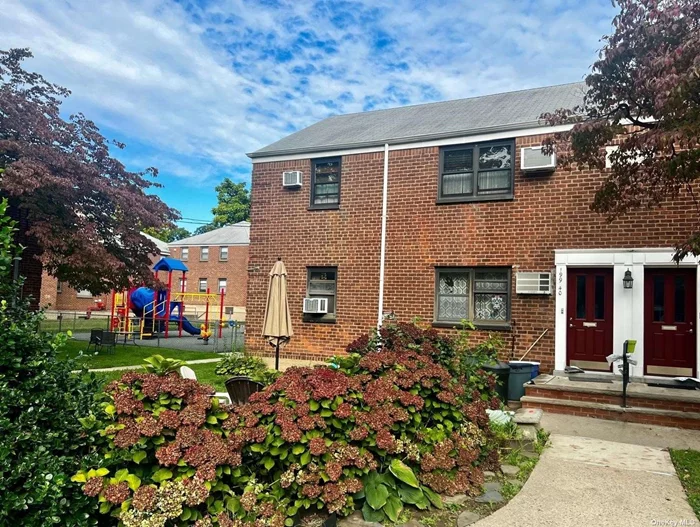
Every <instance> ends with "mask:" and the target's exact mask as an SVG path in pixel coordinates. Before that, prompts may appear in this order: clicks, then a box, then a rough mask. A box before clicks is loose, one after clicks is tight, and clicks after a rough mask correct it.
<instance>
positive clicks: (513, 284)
mask: <svg viewBox="0 0 700 527" xmlns="http://www.w3.org/2000/svg"><path fill="white" fill-rule="evenodd" d="M584 89H585V86H584V85H583V84H582V83H575V84H566V85H560V86H552V87H546V88H537V89H530V90H523V91H517V92H511V93H503V94H497V95H489V96H483V97H476V98H469V99H462V100H454V101H446V102H438V103H431V104H422V105H416V106H407V107H402V108H395V109H388V110H378V111H371V112H364V113H357V114H351V115H338V116H334V117H330V118H328V119H325V120H323V121H321V122H319V123H317V124H314V125H313V126H310V127H308V128H305V129H303V130H301V131H299V132H296V133H294V134H292V135H290V136H288V137H285V138H283V139H281V140H280V141H277V142H276V143H273V144H271V145H269V146H266V147H264V148H262V149H260V150H258V151H256V152H253V153H251V154H249V156H250V157H251V159H252V162H253V172H252V207H251V221H252V228H251V233H250V241H251V245H250V264H249V266H250V274H249V281H248V299H247V306H248V307H247V323H248V331H247V335H248V337H247V346H248V347H249V348H251V349H254V350H257V351H259V352H261V353H264V352H269V347H268V346H266V344H265V342H264V340H263V339H262V338H260V337H258V335H260V333H261V326H262V319H263V314H264V309H265V298H266V293H267V284H268V271H269V269H270V268H271V267H272V265H273V264H274V262H275V260H276V259H277V258H278V257H282V258H283V259H284V262H285V264H286V267H287V271H288V280H289V284H288V294H289V302H290V309H291V312H292V320H293V324H294V338H293V339H292V341H291V342H290V344H288V345H287V347H286V348H285V349H284V353H285V354H286V355H287V356H288V357H290V358H305V359H314V358H316V359H318V358H322V357H327V356H330V355H332V354H336V353H340V352H343V351H344V349H345V346H346V345H347V344H348V343H349V342H351V341H352V340H353V339H354V338H356V337H357V336H358V335H359V334H361V333H362V332H365V331H367V330H368V329H370V328H372V327H374V326H376V325H377V324H378V322H379V321H381V319H382V317H383V316H384V315H385V314H386V313H390V312H391V313H394V314H395V315H396V317H397V318H398V319H400V320H405V321H410V320H412V319H414V318H415V317H419V318H421V319H422V320H424V321H427V322H429V323H432V324H433V325H434V326H435V327H438V328H443V329H444V330H445V331H452V330H451V329H450V328H453V327H455V326H456V325H458V324H459V322H460V320H462V319H465V318H466V319H468V320H471V321H473V323H474V324H475V325H476V326H477V328H479V331H478V332H477V335H483V334H485V333H486V332H498V333H499V334H500V335H501V336H502V337H503V339H504V340H505V342H506V349H505V352H504V354H505V355H506V356H507V358H516V359H517V358H520V357H521V356H523V355H524V354H525V353H526V352H527V353H528V354H527V359H529V360H537V361H540V362H541V363H542V369H543V370H544V371H551V370H554V369H556V370H563V369H564V368H565V367H566V366H567V365H576V366H579V367H581V368H583V369H585V370H587V371H609V370H610V367H609V366H608V363H607V362H606V359H605V357H606V356H607V355H608V354H610V353H612V352H613V351H614V352H616V353H619V352H620V351H621V349H622V344H623V342H624V341H625V340H626V339H636V340H637V341H638V344H637V351H636V356H637V359H638V361H639V362H638V365H637V366H636V367H635V368H634V370H633V374H634V375H638V376H642V375H650V376H676V375H683V376H693V375H696V374H697V363H698V349H699V347H698V345H697V339H698V336H697V332H694V329H695V327H696V326H697V325H698V323H700V319H699V314H698V309H697V304H696V299H697V294H698V283H699V281H698V280H697V274H698V262H697V259H695V258H690V257H689V258H686V259H685V260H684V261H683V262H682V263H681V264H680V265H675V264H673V263H672V260H671V256H672V254H673V247H674V244H675V243H676V242H678V241H679V240H683V239H684V238H685V237H686V236H687V235H688V234H689V233H690V232H691V231H692V229H693V221H692V220H693V217H694V215H693V214H690V213H689V209H690V207H691V201H690V199H686V198H684V197H680V198H678V199H677V200H674V201H673V202H669V203H665V204H664V206H663V207H662V208H661V209H657V210H640V211H637V212H632V213H630V214H628V215H627V216H625V217H623V218H621V219H618V220H616V221H614V222H612V223H610V222H608V221H607V220H606V218H605V217H603V216H601V215H599V214H597V213H595V212H592V211H591V210H590V204H591V202H592V200H593V197H594V193H595V191H596V189H598V188H599V186H600V184H601V183H602V182H603V180H604V178H605V177H606V172H607V171H606V170H602V171H601V170H592V169H587V168H586V169H584V168H581V167H576V166H571V167H567V168H563V167H561V166H556V159H555V158H554V157H548V156H543V155H542V153H541V149H540V146H541V145H542V143H543V141H544V140H545V138H546V137H548V136H550V135H551V134H553V133H555V132H557V131H563V130H566V129H567V126H557V127H553V126H547V125H545V124H544V123H543V121H542V120H541V119H540V116H541V115H542V114H543V113H544V112H551V111H554V110H556V109H558V108H572V107H574V106H576V105H578V104H580V103H581V102H582V98H583V94H584ZM611 147H613V145H611ZM306 298H312V299H313V298H318V299H322V300H323V301H321V302H306V303H305V302H304V299H306ZM305 305H306V306H307V309H306V311H314V310H318V311H325V312H322V313H311V312H304V311H305V310H304V306H305Z"/></svg>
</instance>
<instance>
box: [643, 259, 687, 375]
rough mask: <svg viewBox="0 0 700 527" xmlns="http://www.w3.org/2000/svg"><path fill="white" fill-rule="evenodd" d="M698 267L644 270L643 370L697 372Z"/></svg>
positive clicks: (654, 371)
mask: <svg viewBox="0 0 700 527" xmlns="http://www.w3.org/2000/svg"><path fill="white" fill-rule="evenodd" d="M695 273H696V271H695V269H682V268H673V269H647V270H646V271H645V272H644V362H645V364H644V373H646V374H647V375H670V376H673V377H692V376H693V375H694V373H695V361H696V356H695V333H694V329H695V326H694V321H695V276H696V275H695Z"/></svg>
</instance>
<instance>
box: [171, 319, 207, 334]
mask: <svg viewBox="0 0 700 527" xmlns="http://www.w3.org/2000/svg"><path fill="white" fill-rule="evenodd" d="M171 321H173V322H176V320H172V319H171ZM182 329H184V330H185V331H187V333H189V334H190V335H199V334H200V333H201V330H200V329H199V328H196V327H194V326H193V325H192V324H191V323H190V321H189V320H187V318H186V317H182Z"/></svg>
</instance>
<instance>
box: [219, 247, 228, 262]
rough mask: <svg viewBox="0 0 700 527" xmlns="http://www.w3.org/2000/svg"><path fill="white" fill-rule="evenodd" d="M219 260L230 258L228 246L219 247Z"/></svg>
mask: <svg viewBox="0 0 700 527" xmlns="http://www.w3.org/2000/svg"><path fill="white" fill-rule="evenodd" d="M219 260H220V261H222V262H225V261H226V260H228V247H220V248H219Z"/></svg>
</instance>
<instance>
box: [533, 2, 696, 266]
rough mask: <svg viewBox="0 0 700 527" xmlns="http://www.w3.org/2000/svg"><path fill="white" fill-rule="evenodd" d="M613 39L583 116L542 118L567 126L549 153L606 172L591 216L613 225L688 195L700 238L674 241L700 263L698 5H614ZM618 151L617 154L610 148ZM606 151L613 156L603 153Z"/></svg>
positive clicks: (590, 82)
mask: <svg viewBox="0 0 700 527" xmlns="http://www.w3.org/2000/svg"><path fill="white" fill-rule="evenodd" d="M615 4H617V6H618V7H619V9H620V12H619V14H618V15H617V16H616V17H615V18H614V19H613V28H614V31H613V34H612V35H609V36H605V37H603V47H602V49H601V51H600V54H599V58H598V60H597V61H596V62H595V63H594V64H593V66H592V71H591V73H590V74H589V75H588V76H587V77H586V85H587V91H586V94H585V97H584V103H583V105H582V106H580V107H576V108H568V109H561V110H558V111H556V112H554V113H552V114H545V115H543V116H542V119H544V120H545V121H546V122H547V123H548V124H550V125H560V124H571V123H573V128H572V129H571V130H570V131H567V132H563V133H559V134H556V136H555V137H554V138H553V139H552V140H550V141H549V142H548V144H547V145H545V147H544V150H545V153H551V151H552V150H553V149H556V151H557V157H558V159H559V161H560V162H561V163H563V164H564V165H566V164H570V163H576V164H577V165H579V166H584V167H586V166H587V167H593V168H598V169H605V168H606V159H607V161H608V164H609V165H610V166H609V169H610V170H609V172H607V176H606V179H605V181H604V183H603V184H602V186H601V187H600V189H599V190H598V191H597V192H596V195H595V199H594V201H593V203H592V205H591V208H592V209H593V210H595V211H597V212H600V213H603V214H606V215H607V216H608V218H609V219H611V220H613V219H615V218H617V217H619V216H620V215H623V214H625V213H626V212H628V211H631V210H634V209H639V208H647V207H657V206H660V205H663V203H664V201H666V200H668V199H669V198H672V197H676V196H679V195H680V194H687V196H689V197H690V199H691V200H692V202H693V203H694V204H695V207H694V209H690V210H688V214H693V215H695V216H697V220H698V222H699V227H698V230H696V232H695V233H693V234H692V235H690V237H689V238H688V239H686V240H675V241H674V243H676V253H675V257H674V258H675V259H676V260H680V259H682V258H683V257H685V256H686V255H687V254H694V255H698V254H700V208H699V207H698V202H697V199H696V198H697V192H698V186H697V183H696V180H697V179H698V178H699V177H700V143H699V138H700V2H699V1H698V0H616V1H615ZM613 145H617V148H616V149H614V148H609V147H611V146H613ZM606 147H608V148H606Z"/></svg>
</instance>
